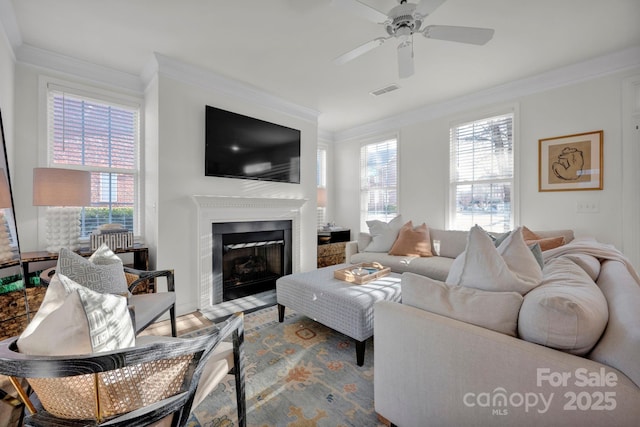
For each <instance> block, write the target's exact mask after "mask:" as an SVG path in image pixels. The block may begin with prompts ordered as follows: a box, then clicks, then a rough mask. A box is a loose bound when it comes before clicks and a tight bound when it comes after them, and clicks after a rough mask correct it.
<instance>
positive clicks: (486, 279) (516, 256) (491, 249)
mask: <svg viewBox="0 0 640 427" xmlns="http://www.w3.org/2000/svg"><path fill="white" fill-rule="evenodd" d="M541 281H542V270H541V269H540V265H539V264H538V262H537V261H536V258H535V257H534V255H533V254H532V253H531V250H530V249H529V247H528V246H527V245H526V243H525V242H524V239H523V238H522V230H521V229H520V228H517V229H516V230H514V231H513V232H512V233H511V234H509V236H508V237H507V238H506V239H505V240H504V241H503V242H502V243H501V244H500V246H498V247H497V248H496V247H495V246H494V243H493V241H492V240H491V238H490V237H489V236H488V235H487V233H485V231H484V230H483V229H482V228H481V227H479V226H477V225H476V226H474V227H472V228H471V230H469V237H468V242H467V248H466V249H465V251H464V252H463V253H462V254H460V255H459V256H458V257H457V258H456V259H455V260H454V261H453V263H452V264H451V269H450V270H449V275H448V276H447V280H446V283H448V284H450V285H460V286H466V287H470V288H476V289H481V290H485V291H500V292H511V291H515V292H518V293H519V294H521V295H524V294H526V293H527V292H529V291H530V290H531V289H533V288H535V287H536V286H538V285H539V284H540V282H541Z"/></svg>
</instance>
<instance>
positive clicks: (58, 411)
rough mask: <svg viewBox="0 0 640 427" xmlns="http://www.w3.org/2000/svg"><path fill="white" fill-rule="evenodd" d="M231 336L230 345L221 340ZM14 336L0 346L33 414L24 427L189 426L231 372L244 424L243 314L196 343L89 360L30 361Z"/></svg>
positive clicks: (2, 370) (164, 343)
mask: <svg viewBox="0 0 640 427" xmlns="http://www.w3.org/2000/svg"><path fill="white" fill-rule="evenodd" d="M228 336H232V342H233V344H232V346H229V345H228V344H229V343H227V342H223V341H222V340H224V339H225V338H227V337H228ZM16 339H17V337H13V338H9V339H7V340H4V341H2V342H0V374H3V375H8V376H10V377H11V380H12V384H13V385H14V386H15V387H16V389H17V390H18V392H19V395H20V397H21V399H22V400H23V401H24V403H25V404H26V406H27V408H28V409H29V412H30V414H29V415H27V416H26V417H25V420H24V425H25V426H34V427H35V426H39V427H40V426H74V427H78V426H101V425H105V426H107V425H108V426H123V427H124V426H127V427H129V426H147V425H154V426H165V425H166V426H169V425H171V426H172V427H175V426H184V425H186V423H187V420H188V418H189V413H190V412H191V409H192V408H193V407H195V406H197V404H198V403H199V401H200V400H201V399H202V398H204V397H205V396H206V393H207V392H209V391H211V390H212V389H213V387H214V386H215V384H217V382H219V381H220V379H221V378H223V377H224V374H226V373H228V372H229V369H231V368H232V370H233V373H234V375H235V381H236V398H237V408H238V424H239V425H240V426H243V427H244V426H246V404H245V394H244V353H243V351H244V350H243V342H244V320H243V315H242V313H237V314H234V315H233V316H231V317H230V318H229V319H228V320H227V321H226V322H224V323H223V324H222V325H220V326H219V327H218V328H213V329H212V331H211V332H210V333H207V334H205V335H202V336H198V337H195V338H172V337H142V338H139V339H138V340H137V342H136V346H135V347H132V348H127V349H124V350H117V351H110V352H103V353H94V354H89V355H79V356H71V357H69V356H30V355H26V354H21V353H18V352H17V348H16ZM225 344H226V345H225ZM221 374H222V375H221ZM22 378H26V380H27V381H28V383H29V385H30V386H31V387H32V388H33V394H32V395H31V397H29V396H28V395H27V393H26V392H25V391H24V389H23V388H22V387H21V386H20V379H22ZM199 389H202V390H204V392H200V393H198V390H199Z"/></svg>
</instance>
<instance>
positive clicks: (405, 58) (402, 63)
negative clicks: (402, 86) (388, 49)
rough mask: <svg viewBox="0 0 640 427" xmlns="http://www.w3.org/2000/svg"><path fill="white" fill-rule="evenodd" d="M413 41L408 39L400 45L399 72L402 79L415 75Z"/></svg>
mask: <svg viewBox="0 0 640 427" xmlns="http://www.w3.org/2000/svg"><path fill="white" fill-rule="evenodd" d="M413 71H414V68H413V43H412V42H411V39H407V40H405V41H403V42H401V43H400V44H399V45H398V74H399V76H400V78H401V79H405V78H407V77H410V76H412V75H413Z"/></svg>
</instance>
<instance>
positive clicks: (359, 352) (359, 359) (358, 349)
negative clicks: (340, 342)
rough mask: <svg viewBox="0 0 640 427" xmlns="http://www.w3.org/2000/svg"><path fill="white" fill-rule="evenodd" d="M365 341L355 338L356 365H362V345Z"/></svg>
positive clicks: (363, 345)
mask: <svg viewBox="0 0 640 427" xmlns="http://www.w3.org/2000/svg"><path fill="white" fill-rule="evenodd" d="M365 343H366V341H358V340H356V363H357V364H358V366H362V365H364V347H365Z"/></svg>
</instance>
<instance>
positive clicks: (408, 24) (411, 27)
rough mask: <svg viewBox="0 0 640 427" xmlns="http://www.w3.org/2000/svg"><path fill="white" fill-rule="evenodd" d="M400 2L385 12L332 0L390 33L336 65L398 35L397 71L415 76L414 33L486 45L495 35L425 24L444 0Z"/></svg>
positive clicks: (341, 58) (349, 1)
mask: <svg viewBox="0 0 640 427" xmlns="http://www.w3.org/2000/svg"><path fill="white" fill-rule="evenodd" d="M398 2H399V3H400V4H399V5H398V6H395V7H394V8H393V9H391V10H390V11H389V13H388V14H386V15H385V14H384V13H382V12H380V11H379V10H377V9H374V8H372V7H371V6H369V5H366V4H364V3H362V2H360V1H358V0H333V3H334V4H335V5H336V6H338V7H342V8H343V9H345V10H349V11H350V12H351V13H353V14H355V15H358V16H361V17H362V18H365V19H367V20H369V21H371V22H374V23H376V24H381V25H384V27H385V29H386V31H387V34H388V35H387V36H384V37H378V38H376V39H373V40H371V41H368V42H367V43H365V44H363V45H361V46H358V47H356V48H355V49H353V50H350V51H349V52H347V53H345V54H343V55H340V56H339V57H337V58H336V59H335V60H334V62H335V63H336V64H344V63H346V62H348V61H351V60H352V59H355V58H357V57H358V56H360V55H362V54H364V53H366V52H368V51H370V50H372V49H374V48H376V47H378V46H381V45H382V44H383V43H384V42H386V41H387V40H389V39H392V38H396V39H398V40H399V43H398V70H399V74H400V78H406V77H409V76H411V75H413V72H414V66H413V35H414V34H422V35H423V36H425V37H426V38H428V39H438V40H448V41H454V42H459V43H469V44H475V45H484V44H486V43H487V42H488V41H489V40H491V38H492V37H493V33H494V30H493V29H490V28H476V27H458V26H452V25H427V26H425V27H423V26H422V24H423V23H424V20H425V18H426V17H427V16H429V15H430V14H431V13H433V11H434V10H436V9H437V8H438V7H439V6H440V5H441V4H442V3H444V2H445V0H422V1H420V3H418V4H415V3H409V2H407V0H398Z"/></svg>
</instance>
